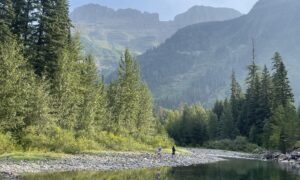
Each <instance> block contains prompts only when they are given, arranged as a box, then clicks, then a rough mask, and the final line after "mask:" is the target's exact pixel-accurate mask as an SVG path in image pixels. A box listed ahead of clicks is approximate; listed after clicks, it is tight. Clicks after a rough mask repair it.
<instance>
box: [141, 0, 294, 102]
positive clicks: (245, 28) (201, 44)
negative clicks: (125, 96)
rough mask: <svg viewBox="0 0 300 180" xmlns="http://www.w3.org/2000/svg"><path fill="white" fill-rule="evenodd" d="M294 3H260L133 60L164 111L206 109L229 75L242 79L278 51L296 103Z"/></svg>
mask: <svg viewBox="0 0 300 180" xmlns="http://www.w3.org/2000/svg"><path fill="white" fill-rule="evenodd" d="M299 9H300V1H299V0H260V1H259V2H258V3H257V4H256V5H255V6H254V8H253V9H252V10H251V11H250V13H249V14H247V15H244V16H241V17H239V18H236V19H233V20H228V21H223V22H207V23H199V24H195V25H191V26H188V27H185V28H183V29H181V30H179V31H178V32H176V34H175V35H173V36H172V37H171V38H169V39H168V40H166V42H165V43H163V44H161V45H160V46H158V47H157V48H154V49H151V50H149V51H147V52H146V53H144V54H143V55H141V56H139V57H138V59H139V61H140V64H141V69H142V73H143V77H144V79H145V81H146V82H147V83H148V85H149V86H150V88H151V90H152V92H153V93H154V96H155V98H156V101H157V103H158V104H159V105H162V106H165V107H174V106H178V105H179V104H180V103H201V104H203V105H205V106H211V105H212V103H213V102H214V101H215V99H217V98H219V99H221V98H223V97H225V96H226V95H228V93H229V90H230V89H229V86H228V85H229V83H230V82H229V81H228V79H229V78H230V75H231V73H232V71H233V70H234V71H235V72H236V74H237V78H238V80H239V81H243V80H244V79H245V77H246V76H245V75H246V74H245V69H246V65H247V64H250V63H251V60H252V39H253V40H254V42H255V49H256V52H255V56H256V61H257V63H258V64H260V65H263V64H266V65H268V66H269V67H270V65H271V57H272V56H273V54H274V52H275V51H279V52H280V53H281V54H282V56H283V59H284V62H285V63H286V65H287V69H288V71H289V75H290V80H291V84H292V86H293V89H294V91H295V97H296V101H297V102H298V100H299V97H300V86H299V82H298V81H297V80H299V78H300V71H299V69H300V63H299V60H300V51H299V42H300V36H299V34H300V21H299V19H300V13H299Z"/></svg>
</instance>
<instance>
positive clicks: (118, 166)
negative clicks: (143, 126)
mask: <svg viewBox="0 0 300 180" xmlns="http://www.w3.org/2000/svg"><path fill="white" fill-rule="evenodd" d="M185 150H186V153H180V154H177V155H176V156H175V157H174V158H172V156H171V155H170V154H169V153H165V154H162V157H161V158H160V157H157V156H156V155H155V153H149V152H103V153H97V154H79V155H65V156H63V157H61V158H58V159H55V160H54V159H47V160H38V161H13V160H10V159H6V160H1V161H0V177H2V178H4V179H11V180H15V179H19V178H20V177H21V176H23V175H26V174H29V173H52V172H53V173H55V172H69V171H112V170H126V169H143V168H160V167H180V166H192V165H199V164H208V163H216V162H219V161H224V160H226V159H225V158H237V159H261V156H260V155H255V154H249V153H242V152H233V151H223V150H211V149H197V148H190V149H187V148H186V149H185Z"/></svg>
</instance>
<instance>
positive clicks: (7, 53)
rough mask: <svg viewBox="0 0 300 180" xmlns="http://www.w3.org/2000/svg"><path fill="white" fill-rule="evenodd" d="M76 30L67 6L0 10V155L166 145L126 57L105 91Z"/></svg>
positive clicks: (0, 6) (62, 0)
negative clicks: (38, 151) (114, 78)
mask: <svg viewBox="0 0 300 180" xmlns="http://www.w3.org/2000/svg"><path fill="white" fill-rule="evenodd" d="M71 27H72V24H71V20H70V18H69V11H68V1H67V0H43V1H39V0H34V1H26V0H24V1H11V0H5V1H1V2H0V87H1V88H0V144H1V145H0V153H4V152H11V151H14V150H42V151H45V150H46V151H55V152H66V153H76V152H82V151H91V150H104V149H114V150H139V149H140V150H141V149H149V148H152V147H157V146H159V145H162V146H165V145H169V144H170V142H171V141H170V140H169V139H168V138H167V135H166V133H165V132H164V130H163V129H162V128H161V125H160V123H159V121H157V120H156V119H155V117H154V114H153V105H152V97H151V93H150V92H149V90H148V88H147V86H146V85H145V84H144V83H143V82H142V81H141V79H140V74H139V73H140V72H139V67H138V64H137V62H136V61H135V60H134V59H133V58H132V56H131V55H130V53H129V51H128V50H126V51H125V53H124V54H123V56H122V59H121V61H120V65H119V71H118V78H117V80H115V81H114V82H112V83H111V84H110V85H107V86H106V85H104V83H103V81H102V79H101V78H99V75H98V71H97V68H96V65H95V62H94V60H93V57H91V56H85V55H84V54H83V53H82V49H81V44H80V37H79V36H78V35H72V34H71Z"/></svg>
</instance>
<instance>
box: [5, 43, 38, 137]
mask: <svg viewBox="0 0 300 180" xmlns="http://www.w3.org/2000/svg"><path fill="white" fill-rule="evenodd" d="M8 47H9V48H8ZM0 82H1V89H0V98H1V100H0V131H1V132H10V133H12V135H13V136H14V137H15V138H17V140H19V139H20V137H21V136H22V131H23V129H24V128H25V127H26V126H27V125H28V124H29V123H30V122H28V121H30V119H26V118H28V116H29V113H30V112H31V111H30V107H29V106H28V104H29V102H28V100H29V99H30V94H32V93H33V86H34V76H33V73H31V72H30V69H29V67H28V65H27V63H26V60H25V59H24V58H23V56H22V53H21V48H20V47H19V46H18V45H17V42H16V41H13V40H12V41H10V42H6V44H5V45H4V44H0Z"/></svg>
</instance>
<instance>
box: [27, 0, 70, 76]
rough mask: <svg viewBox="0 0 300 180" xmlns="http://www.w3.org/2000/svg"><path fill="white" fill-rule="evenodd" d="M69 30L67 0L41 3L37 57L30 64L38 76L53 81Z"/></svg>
mask: <svg viewBox="0 0 300 180" xmlns="http://www.w3.org/2000/svg"><path fill="white" fill-rule="evenodd" d="M70 28H71V22H70V19H69V9H68V1H67V0H43V1H41V18H40V19H39V27H38V40H37V44H36V48H37V49H36V52H37V55H36V56H37V57H36V58H35V60H34V62H32V63H33V65H34V67H35V71H36V73H37V74H38V75H40V76H41V75H42V74H46V75H47V76H48V77H49V78H50V79H54V74H55V73H56V71H57V70H58V62H57V60H58V59H59V55H60V53H61V51H62V50H63V48H64V47H65V46H66V45H67V44H68V43H69V42H70V40H71V39H70V37H71V35H70Z"/></svg>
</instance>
